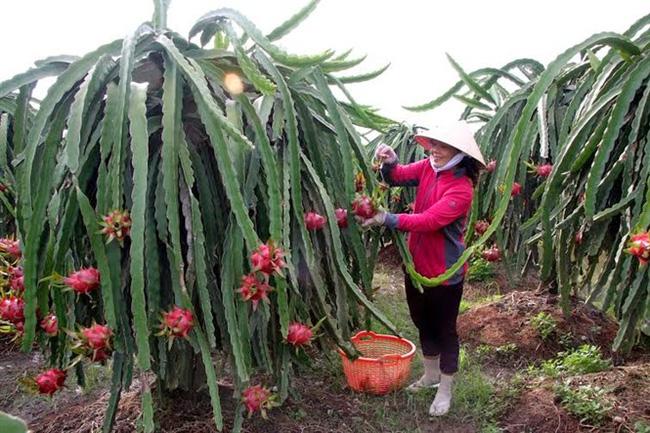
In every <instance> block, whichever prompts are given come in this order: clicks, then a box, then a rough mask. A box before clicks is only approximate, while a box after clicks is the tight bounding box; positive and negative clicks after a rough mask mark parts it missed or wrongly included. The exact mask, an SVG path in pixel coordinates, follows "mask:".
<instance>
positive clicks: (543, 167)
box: [535, 164, 553, 177]
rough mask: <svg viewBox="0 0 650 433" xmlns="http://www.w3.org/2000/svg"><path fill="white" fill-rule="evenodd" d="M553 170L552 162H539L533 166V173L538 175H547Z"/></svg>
mask: <svg viewBox="0 0 650 433" xmlns="http://www.w3.org/2000/svg"><path fill="white" fill-rule="evenodd" d="M552 171H553V165H552V164H540V165H538V166H535V174H537V176H539V177H549V176H550V175H551V172H552Z"/></svg>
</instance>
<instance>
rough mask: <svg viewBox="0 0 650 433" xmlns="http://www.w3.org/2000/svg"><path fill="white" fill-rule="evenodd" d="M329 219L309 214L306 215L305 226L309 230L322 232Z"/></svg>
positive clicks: (313, 213)
mask: <svg viewBox="0 0 650 433" xmlns="http://www.w3.org/2000/svg"><path fill="white" fill-rule="evenodd" d="M326 221H327V219H326V218H325V217H324V216H322V215H319V214H317V213H316V212H307V213H306V214H305V225H306V226H307V230H320V229H322V228H323V226H324V225H325V222H326Z"/></svg>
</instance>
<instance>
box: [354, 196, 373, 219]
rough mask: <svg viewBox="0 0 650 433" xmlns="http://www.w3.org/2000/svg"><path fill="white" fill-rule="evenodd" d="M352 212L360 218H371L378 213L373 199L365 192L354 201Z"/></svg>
mask: <svg viewBox="0 0 650 433" xmlns="http://www.w3.org/2000/svg"><path fill="white" fill-rule="evenodd" d="M352 212H353V213H354V214H355V215H356V216H358V217H359V218H363V219H369V218H372V217H374V216H375V215H376V214H377V209H375V205H374V204H373V203H372V199H371V198H370V197H368V196H367V195H365V194H362V195H358V196H357V197H356V198H355V199H354V201H353V202H352Z"/></svg>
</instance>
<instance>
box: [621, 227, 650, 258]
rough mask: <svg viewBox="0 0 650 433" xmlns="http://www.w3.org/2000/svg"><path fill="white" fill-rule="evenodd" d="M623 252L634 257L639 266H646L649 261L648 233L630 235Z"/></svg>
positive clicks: (649, 242) (649, 240) (649, 241)
mask: <svg viewBox="0 0 650 433" xmlns="http://www.w3.org/2000/svg"><path fill="white" fill-rule="evenodd" d="M625 252H627V253H629V254H632V255H633V256H634V257H636V258H637V259H638V260H639V263H640V264H641V265H647V264H648V261H650V233H648V232H640V233H636V234H634V235H632V236H631V237H630V241H629V243H628V248H627V249H626V250H625Z"/></svg>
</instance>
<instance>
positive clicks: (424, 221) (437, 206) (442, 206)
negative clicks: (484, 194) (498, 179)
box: [396, 179, 474, 232]
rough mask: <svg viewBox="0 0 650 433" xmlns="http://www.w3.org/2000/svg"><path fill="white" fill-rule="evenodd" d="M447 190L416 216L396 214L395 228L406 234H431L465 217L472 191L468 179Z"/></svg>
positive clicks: (470, 201)
mask: <svg viewBox="0 0 650 433" xmlns="http://www.w3.org/2000/svg"><path fill="white" fill-rule="evenodd" d="M464 180H465V181H463V182H462V183H461V182H459V183H458V184H457V185H454V186H452V187H451V188H449V189H448V190H447V191H446V192H445V193H444V194H443V196H442V197H441V198H440V200H438V201H437V202H435V203H434V204H433V205H431V207H429V208H428V209H427V210H425V211H424V212H421V213H417V214H397V215H396V217H397V224H396V228H397V229H398V230H401V231H407V232H432V231H436V230H439V229H441V228H442V227H444V226H446V225H449V224H451V223H452V222H454V221H455V220H457V219H458V218H460V217H462V216H464V215H467V212H469V209H470V207H471V204H472V197H473V195H474V190H473V188H472V184H471V182H470V181H469V179H464Z"/></svg>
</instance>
